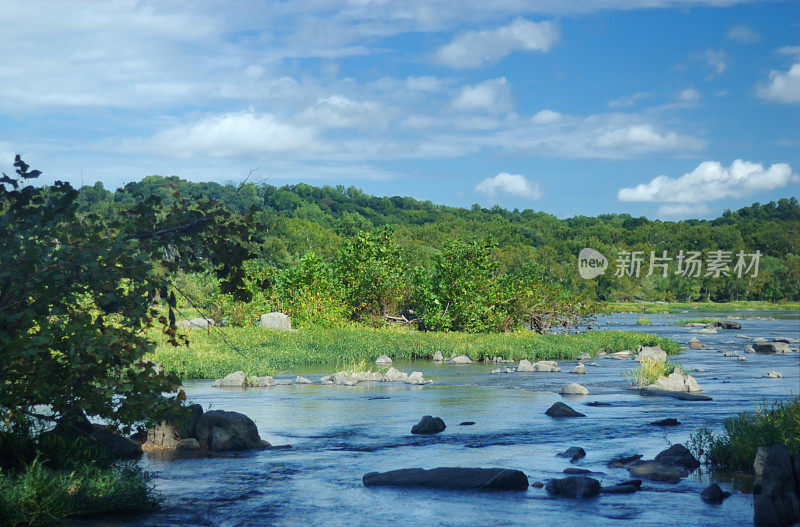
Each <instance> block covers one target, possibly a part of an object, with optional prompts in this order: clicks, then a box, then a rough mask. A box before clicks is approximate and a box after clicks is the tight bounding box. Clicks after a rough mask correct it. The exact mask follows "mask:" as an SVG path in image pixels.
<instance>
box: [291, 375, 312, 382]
mask: <svg viewBox="0 0 800 527" xmlns="http://www.w3.org/2000/svg"><path fill="white" fill-rule="evenodd" d="M294 383H295V384H314V383H313V382H311V379H306V378H305V377H301V376H299V375H298V376H297V377H296V378H295V379H294Z"/></svg>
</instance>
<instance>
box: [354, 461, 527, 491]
mask: <svg viewBox="0 0 800 527" xmlns="http://www.w3.org/2000/svg"><path fill="white" fill-rule="evenodd" d="M362 481H363V483H364V486H365V487H374V486H396V487H431V488H440V489H458V490H527V488H528V478H527V476H525V474H523V473H522V472H521V471H519V470H514V469H508V468H459V467H439V468H432V469H430V470H425V469H422V468H405V469H400V470H390V471H389V472H370V473H368V474H364V477H363V478H362Z"/></svg>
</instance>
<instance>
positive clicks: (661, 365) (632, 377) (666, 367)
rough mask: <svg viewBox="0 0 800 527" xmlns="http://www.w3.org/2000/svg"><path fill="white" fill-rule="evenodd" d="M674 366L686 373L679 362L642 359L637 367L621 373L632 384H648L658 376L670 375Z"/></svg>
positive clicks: (653, 381)
mask: <svg viewBox="0 0 800 527" xmlns="http://www.w3.org/2000/svg"><path fill="white" fill-rule="evenodd" d="M675 368H677V369H679V370H681V371H682V372H684V373H686V371H685V369H684V367H683V365H682V364H681V363H679V362H672V361H670V360H643V361H642V362H641V363H640V364H639V367H638V368H636V369H634V370H627V371H624V372H623V373H622V375H623V376H624V377H625V378H626V379H627V380H628V382H630V383H631V385H633V386H648V385H650V384H653V383H655V382H656V381H657V380H658V379H659V378H660V377H666V376H667V375H671V374H672V372H674V371H675Z"/></svg>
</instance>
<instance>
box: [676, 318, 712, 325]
mask: <svg viewBox="0 0 800 527" xmlns="http://www.w3.org/2000/svg"><path fill="white" fill-rule="evenodd" d="M714 322H716V320H715V319H713V318H687V319H683V320H678V321H676V322H672V325H674V326H685V325H686V324H713V323H714Z"/></svg>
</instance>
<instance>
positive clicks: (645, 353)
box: [636, 346, 667, 362]
mask: <svg viewBox="0 0 800 527" xmlns="http://www.w3.org/2000/svg"><path fill="white" fill-rule="evenodd" d="M636 360H638V361H639V362H642V361H650V362H657V361H665V360H667V352H666V351H664V350H663V349H661V346H642V347H641V348H639V353H638V354H637V355H636Z"/></svg>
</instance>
